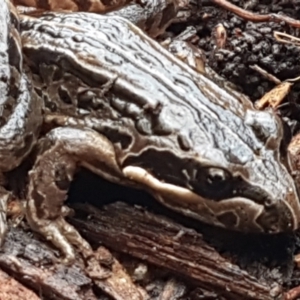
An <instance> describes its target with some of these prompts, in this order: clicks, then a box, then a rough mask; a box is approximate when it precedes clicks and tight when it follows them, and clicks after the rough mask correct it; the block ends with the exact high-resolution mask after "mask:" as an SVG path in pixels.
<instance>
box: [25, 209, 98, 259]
mask: <svg viewBox="0 0 300 300" xmlns="http://www.w3.org/2000/svg"><path fill="white" fill-rule="evenodd" d="M35 212H36V210H35V209H30V205H28V207H27V211H26V216H27V220H28V223H29V224H30V227H31V228H32V229H33V230H34V231H37V232H39V233H40V234H41V235H43V236H44V237H45V238H46V239H47V240H48V241H50V242H51V243H52V244H53V245H54V246H56V247H57V248H58V249H59V250H60V251H61V252H62V254H63V256H64V258H63V260H62V261H63V263H66V264H71V263H73V262H74V261H75V258H76V257H75V251H74V247H76V248H77V249H78V250H79V252H80V253H81V254H82V255H83V257H85V258H88V257H90V256H91V255H93V250H92V248H91V246H90V245H89V243H88V242H87V241H86V240H84V239H83V238H82V237H81V236H80V234H79V233H78V231H77V230H76V229H75V228H74V227H73V226H72V225H70V224H69V223H67V222H66V221H65V220H64V218H63V217H62V216H59V217H57V218H56V219H53V220H51V219H41V218H38V216H37V215H36V213H35ZM73 246H74V247H73Z"/></svg>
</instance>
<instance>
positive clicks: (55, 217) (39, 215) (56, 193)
mask: <svg viewBox="0 0 300 300" xmlns="http://www.w3.org/2000/svg"><path fill="white" fill-rule="evenodd" d="M38 148H39V154H38V156H37V159H36V162H35V164H34V167H33V169H32V171H30V173H29V188H28V197H27V199H28V200H27V201H28V202H27V208H26V217H27V220H28V222H29V224H30V226H31V228H32V229H33V230H35V231H37V232H39V233H41V234H42V235H43V236H44V237H45V238H46V239H47V240H50V241H51V242H52V243H53V244H54V245H55V246H56V247H57V248H59V249H60V250H61V251H62V252H63V254H64V256H65V262H72V261H73V260H74V259H75V253H74V250H73V247H72V245H73V246H76V247H77V248H78V249H79V251H80V252H81V254H82V255H83V256H84V257H88V256H90V255H91V254H92V253H93V252H92V249H91V246H90V245H89V244H88V243H87V242H86V241H85V240H84V239H83V238H82V237H81V236H80V234H79V233H78V232H77V230H76V229H75V228H74V227H73V226H71V225H70V224H68V223H67V222H66V221H65V220H64V216H65V215H66V213H65V211H64V208H63V203H64V201H65V200H66V198H67V192H68V189H69V186H70V183H71V181H72V179H73V176H74V174H75V172H76V170H77V168H78V167H79V166H83V167H87V168H89V169H90V170H91V171H94V172H95V173H97V174H99V175H100V176H101V175H102V176H103V177H105V178H106V179H109V180H112V181H114V180H117V179H118V178H120V177H122V172H121V171H120V170H119V167H118V164H117V162H116V159H115V151H114V148H113V146H112V144H111V143H110V142H109V141H108V140H107V139H106V138H105V137H104V136H102V135H100V134H98V133H97V132H95V131H92V130H90V129H78V128H71V127H59V128H55V129H53V130H52V131H50V132H49V133H48V134H47V135H46V136H45V137H44V138H43V139H41V140H40V142H39V145H38Z"/></svg>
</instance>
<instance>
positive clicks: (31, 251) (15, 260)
mask: <svg viewBox="0 0 300 300" xmlns="http://www.w3.org/2000/svg"><path fill="white" fill-rule="evenodd" d="M101 250H102V251H101ZM99 252H100V253H99ZM105 252H106V254H107V255H110V256H111V254H110V253H109V252H108V251H106V250H105ZM103 253H104V252H103V249H99V251H98V253H97V252H96V255H97V256H96V257H97V258H98V259H99V261H100V260H101V259H100V256H101V257H102V260H103V256H104V255H103ZM57 255H59V253H58V251H56V250H54V249H53V248H51V247H49V246H48V245H47V244H46V243H45V242H42V241H40V240H39V236H38V235H32V234H31V235H30V234H26V233H25V232H24V230H22V229H21V228H10V231H9V232H8V235H7V238H6V241H5V244H4V246H3V248H2V249H1V252H0V268H1V269H2V270H5V271H7V272H8V273H9V274H10V275H11V276H12V277H13V278H15V279H16V280H18V281H19V282H20V283H22V284H24V285H25V286H28V287H31V288H32V289H33V290H35V291H36V292H37V294H39V295H41V296H42V297H43V299H64V300H74V299H76V300H81V299H82V300H84V299H89V300H96V299H108V298H107V296H106V295H105V294H104V293H101V292H99V291H98V293H95V291H94V288H95V286H96V287H99V288H100V289H101V290H102V291H105V293H106V294H108V295H111V296H112V298H109V299H116V300H144V299H147V294H146V292H144V291H143V290H142V288H140V287H136V286H135V285H134V284H133V282H132V280H131V278H130V277H129V275H128V274H127V273H126V272H125V271H124V268H123V267H122V266H121V265H120V263H119V262H118V261H117V260H116V259H115V258H114V257H112V256H111V261H110V264H109V266H108V269H109V271H110V272H109V276H107V278H103V279H101V280H100V279H98V278H96V279H95V278H89V277H88V276H87V275H86V273H85V271H84V270H85V266H84V264H83V262H82V260H81V258H80V257H78V259H77V260H76V262H75V263H74V264H72V265H71V266H67V265H64V264H62V263H60V262H59V260H58V259H57V258H56V257H55V256H57ZM96 263H97V262H96ZM95 267H96V266H95ZM89 271H90V273H91V272H92V271H91V270H89ZM24 289H25V287H24ZM99 294H100V295H99ZM0 299H1V300H2V299H5V298H2V297H0ZM26 299H34V298H26Z"/></svg>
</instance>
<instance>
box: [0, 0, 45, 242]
mask: <svg viewBox="0 0 300 300" xmlns="http://www.w3.org/2000/svg"><path fill="white" fill-rule="evenodd" d="M4 4H5V5H1V9H0V28H1V34H0V54H1V55H0V96H1V101H0V173H1V177H2V174H3V172H7V171H10V170H12V169H14V168H16V167H17V166H18V165H20V163H21V162H22V161H23V159H24V158H25V157H26V156H27V155H28V154H29V152H30V151H31V149H32V147H33V145H34V144H35V142H36V140H37V137H38V134H39V131H40V128H41V124H42V111H41V108H42V101H40V99H39V98H38V97H37V95H36V93H35V92H34V91H33V89H32V86H31V84H30V83H29V82H30V81H29V80H30V79H28V77H27V75H25V73H24V70H23V66H22V63H23V60H22V53H21V48H22V47H21V44H20V37H19V34H18V27H19V20H18V17H17V14H16V11H15V10H14V8H13V7H12V6H10V5H9V4H8V3H6V2H5V3H4ZM8 45H9V47H8ZM3 184H4V181H3V180H2V181H1V187H0V244H1V243H2V242H3V237H4V235H5V232H6V227H7V226H6V207H7V200H8V198H9V193H8V192H7V191H6V190H5V189H4V187H3Z"/></svg>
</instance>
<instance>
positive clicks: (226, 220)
mask: <svg viewBox="0 0 300 300" xmlns="http://www.w3.org/2000/svg"><path fill="white" fill-rule="evenodd" d="M217 219H218V220H219V221H220V222H221V223H223V224H224V226H225V227H228V226H230V227H236V226H237V225H238V218H237V216H236V215H235V214H234V213H233V212H231V211H228V212H225V213H223V214H221V215H218V216H217Z"/></svg>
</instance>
